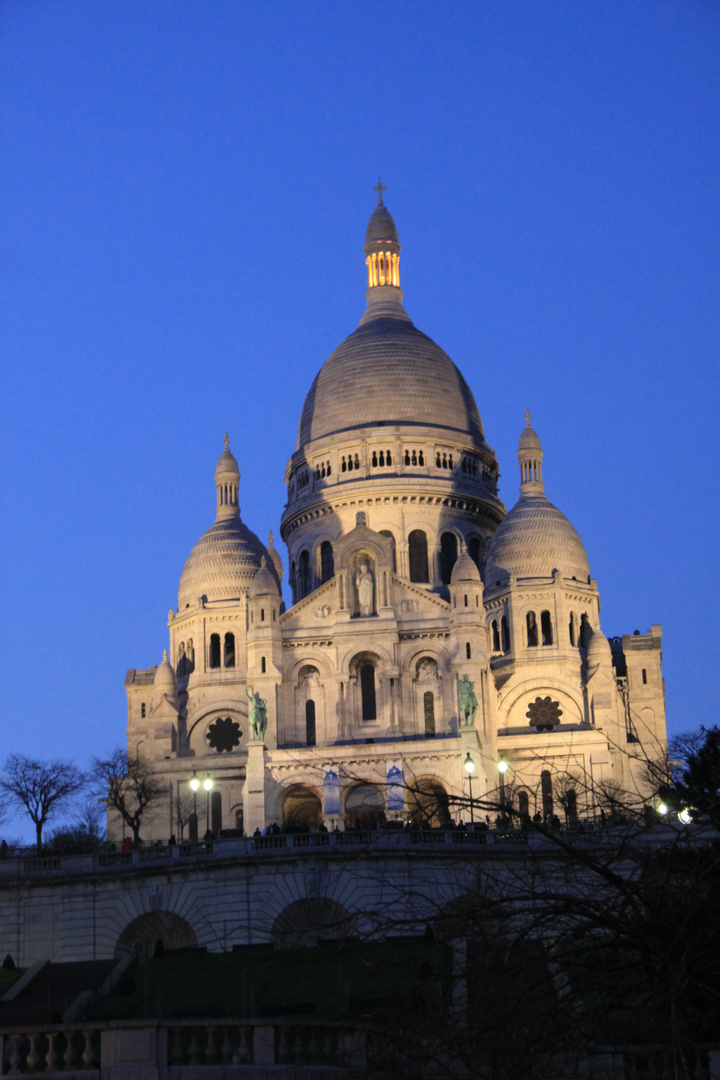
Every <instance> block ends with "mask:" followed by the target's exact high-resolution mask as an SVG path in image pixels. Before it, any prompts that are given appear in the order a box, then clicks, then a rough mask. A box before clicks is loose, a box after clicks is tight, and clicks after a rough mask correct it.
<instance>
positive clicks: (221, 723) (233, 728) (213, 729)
mask: <svg viewBox="0 0 720 1080" xmlns="http://www.w3.org/2000/svg"><path fill="white" fill-rule="evenodd" d="M205 737H206V739H207V741H208V745H209V746H211V747H212V749H213V750H217V752H218V754H222V753H223V752H225V753H228V754H229V753H230V751H231V750H234V749H235V747H236V746H239V745H240V725H239V724H238V723H236V721H235V720H232V719H231V718H230V717H229V716H220V717H218V719H217V720H213V722H212V724H210V727H209V728H208V729H207V733H206V736H205Z"/></svg>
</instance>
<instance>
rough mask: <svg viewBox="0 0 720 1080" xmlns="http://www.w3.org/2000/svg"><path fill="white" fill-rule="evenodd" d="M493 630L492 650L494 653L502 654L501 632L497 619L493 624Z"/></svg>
mask: <svg viewBox="0 0 720 1080" xmlns="http://www.w3.org/2000/svg"><path fill="white" fill-rule="evenodd" d="M491 629H492V650H493V652H500V630H499V628H498V624H497V619H493V621H492V624H491Z"/></svg>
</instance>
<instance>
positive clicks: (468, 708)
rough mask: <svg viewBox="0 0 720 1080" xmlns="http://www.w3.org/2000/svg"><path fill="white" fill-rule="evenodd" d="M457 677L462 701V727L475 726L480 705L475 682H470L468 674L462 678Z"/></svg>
mask: <svg viewBox="0 0 720 1080" xmlns="http://www.w3.org/2000/svg"><path fill="white" fill-rule="evenodd" d="M455 677H456V679H457V690H458V700H459V702H460V723H461V725H462V727H473V725H474V723H475V713H476V712H477V707H478V699H477V698H476V696H475V683H474V682H470V680H469V679H468V677H467V675H463V677H462V679H460V678H458V677H457V676H455Z"/></svg>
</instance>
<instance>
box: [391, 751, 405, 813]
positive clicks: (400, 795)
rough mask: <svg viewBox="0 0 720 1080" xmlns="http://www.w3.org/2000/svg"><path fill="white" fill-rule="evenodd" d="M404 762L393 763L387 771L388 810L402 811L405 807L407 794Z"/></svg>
mask: <svg viewBox="0 0 720 1080" xmlns="http://www.w3.org/2000/svg"><path fill="white" fill-rule="evenodd" d="M404 787H405V784H404V781H403V771H402V761H391V762H390V763H389V764H388V770H387V808H388V810H402V809H403V808H404V806H405V792H404V790H403V789H404Z"/></svg>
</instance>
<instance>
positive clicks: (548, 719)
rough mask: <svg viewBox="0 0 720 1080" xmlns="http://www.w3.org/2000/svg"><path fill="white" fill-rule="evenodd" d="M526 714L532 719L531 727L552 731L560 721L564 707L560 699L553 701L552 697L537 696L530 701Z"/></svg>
mask: <svg viewBox="0 0 720 1080" xmlns="http://www.w3.org/2000/svg"><path fill="white" fill-rule="evenodd" d="M525 715H526V716H527V717H529V719H530V727H535V728H537V730H538V731H552V729H553V728H554V727H555V726H556V724H559V723H560V717H561V716H562V709H561V708H560V702H559V701H553V700H552V698H550V697H544V698H541V697H536V698H535V700H534V701H531V702H530V704H529V706H528V711H527V712H526V713H525Z"/></svg>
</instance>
